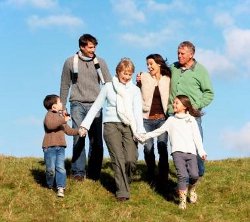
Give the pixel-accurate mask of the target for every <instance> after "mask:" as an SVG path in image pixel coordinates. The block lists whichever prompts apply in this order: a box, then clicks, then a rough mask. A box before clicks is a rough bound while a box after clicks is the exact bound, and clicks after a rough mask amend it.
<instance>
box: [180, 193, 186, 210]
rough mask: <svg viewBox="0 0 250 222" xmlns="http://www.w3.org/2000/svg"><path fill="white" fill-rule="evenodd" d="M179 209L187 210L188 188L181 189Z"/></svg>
mask: <svg viewBox="0 0 250 222" xmlns="http://www.w3.org/2000/svg"><path fill="white" fill-rule="evenodd" d="M179 200H180V201H179V209H181V210H185V209H186V208H187V204H186V203H187V190H179Z"/></svg>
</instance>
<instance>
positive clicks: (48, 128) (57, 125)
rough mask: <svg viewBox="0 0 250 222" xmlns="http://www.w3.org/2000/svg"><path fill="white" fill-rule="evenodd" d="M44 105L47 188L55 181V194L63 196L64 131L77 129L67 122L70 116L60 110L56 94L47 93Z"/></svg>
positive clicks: (60, 104)
mask: <svg viewBox="0 0 250 222" xmlns="http://www.w3.org/2000/svg"><path fill="white" fill-rule="evenodd" d="M43 105H44V107H45V108H46V109H47V110H48V112H47V114H46V116H45V118H44V131H45V135H44V139H43V144H42V148H43V152H44V161H45V165H46V182H47V185H48V187H49V189H52V188H53V185H54V180H55V182H56V188H57V196H58V197H64V189H65V186H66V170H65V167H64V159H65V148H66V141H65V135H64V134H65V133H66V134H67V135H72V136H73V135H77V134H78V130H77V129H72V128H70V127H69V125H68V124H67V121H68V120H69V119H70V116H69V115H67V114H65V112H63V111H62V103H61V100H60V97H59V96H57V95H47V96H46V97H45V99H44V101H43Z"/></svg>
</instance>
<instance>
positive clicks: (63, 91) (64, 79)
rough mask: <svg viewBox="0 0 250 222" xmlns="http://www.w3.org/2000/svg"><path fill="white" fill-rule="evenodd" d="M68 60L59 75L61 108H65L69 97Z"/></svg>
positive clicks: (69, 77)
mask: <svg viewBox="0 0 250 222" xmlns="http://www.w3.org/2000/svg"><path fill="white" fill-rule="evenodd" d="M70 64H71V63H70V59H67V60H66V61H65V63H64V66H63V71H62V75H61V87H60V98H61V101H62V104H63V107H66V103H67V97H68V95H69V89H70V86H71V70H70Z"/></svg>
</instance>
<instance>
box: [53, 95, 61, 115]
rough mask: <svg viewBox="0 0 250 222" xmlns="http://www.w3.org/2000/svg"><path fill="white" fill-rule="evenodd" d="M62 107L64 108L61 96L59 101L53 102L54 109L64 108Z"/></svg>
mask: <svg viewBox="0 0 250 222" xmlns="http://www.w3.org/2000/svg"><path fill="white" fill-rule="evenodd" d="M62 109H63V106H62V103H61V100H60V98H57V102H56V103H55V104H53V106H52V110H54V111H56V112H58V111H59V110H62Z"/></svg>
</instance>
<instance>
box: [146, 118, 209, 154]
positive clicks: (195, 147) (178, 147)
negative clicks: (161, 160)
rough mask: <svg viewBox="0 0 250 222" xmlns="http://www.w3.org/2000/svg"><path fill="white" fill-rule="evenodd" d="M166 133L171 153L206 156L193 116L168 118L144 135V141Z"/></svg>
mask: <svg viewBox="0 0 250 222" xmlns="http://www.w3.org/2000/svg"><path fill="white" fill-rule="evenodd" d="M166 131H167V132H168V138H169V142H170V145H171V149H172V150H171V153H174V152H176V151H180V152H184V153H192V154H195V155H197V151H198V154H199V156H201V157H202V156H204V155H206V152H205V150H204V148H203V144H202V138H201V134H200V131H199V127H198V124H197V122H196V120H195V118H194V117H193V116H191V115H190V114H188V113H185V114H184V113H183V114H175V115H174V116H170V117H169V118H168V119H167V120H166V122H165V123H164V124H163V125H162V126H161V127H160V128H158V129H156V130H154V131H152V132H148V133H146V134H145V136H144V139H146V140H147V139H149V138H153V137H157V136H159V135H161V134H162V133H164V132H166Z"/></svg>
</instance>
